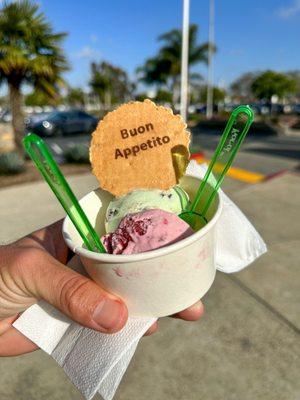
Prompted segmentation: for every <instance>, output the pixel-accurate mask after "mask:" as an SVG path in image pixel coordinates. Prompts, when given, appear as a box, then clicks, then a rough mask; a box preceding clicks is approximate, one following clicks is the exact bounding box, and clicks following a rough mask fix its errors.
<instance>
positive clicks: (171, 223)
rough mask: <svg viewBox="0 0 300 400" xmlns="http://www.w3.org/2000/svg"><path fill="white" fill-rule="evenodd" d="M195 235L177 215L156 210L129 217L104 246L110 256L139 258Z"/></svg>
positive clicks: (129, 215) (105, 238)
mask: <svg viewBox="0 0 300 400" xmlns="http://www.w3.org/2000/svg"><path fill="white" fill-rule="evenodd" d="M192 233H193V230H192V229H191V228H190V226H189V225H188V224H187V223H186V222H185V221H183V220H182V219H180V218H179V217H178V216H177V215H175V214H172V213H170V212H168V211H164V210H160V209H153V210H147V211H142V212H138V213H135V214H128V215H127V216H126V217H124V218H123V219H122V221H121V222H120V224H119V226H118V228H117V229H116V231H115V232H113V233H109V234H107V235H104V236H102V242H103V244H104V246H105V247H106V250H107V252H108V253H110V254H135V253H143V252H145V251H149V250H154V249H158V248H160V247H164V246H167V245H169V244H172V243H176V242H178V241H179V240H181V239H184V238H186V237H188V236H190V235H191V234H192Z"/></svg>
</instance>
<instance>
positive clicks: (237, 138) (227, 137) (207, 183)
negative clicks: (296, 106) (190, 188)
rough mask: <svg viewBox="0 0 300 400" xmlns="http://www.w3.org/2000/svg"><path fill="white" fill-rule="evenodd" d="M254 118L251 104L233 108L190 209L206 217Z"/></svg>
mask: <svg viewBox="0 0 300 400" xmlns="http://www.w3.org/2000/svg"><path fill="white" fill-rule="evenodd" d="M253 118H254V114H253V111H252V110H251V108H250V107H249V106H239V107H237V108H235V109H234V110H233V112H232V114H231V116H230V118H229V120H228V122H227V125H226V127H225V131H224V133H223V135H222V137H221V140H220V142H219V144H218V147H217V149H216V151H215V153H214V155H213V158H212V160H211V162H210V164H209V167H208V169H207V171H206V174H205V176H204V179H203V181H202V182H201V185H200V187H199V190H198V192H197V194H196V198H195V200H194V202H193V204H192V206H191V209H190V211H193V212H198V213H199V214H201V215H202V216H203V217H205V215H206V212H207V210H208V209H209V206H210V204H211V202H212V200H213V198H214V196H215V194H216V192H217V190H218V189H219V187H220V186H221V184H222V182H223V179H224V177H225V175H226V172H227V171H228V169H229V168H230V166H231V164H232V162H233V160H234V158H235V155H236V153H237V151H238V149H239V148H240V146H241V144H242V142H243V140H244V138H245V136H246V134H247V132H248V130H249V128H250V125H251V124H252V122H253ZM212 172H216V173H217V174H218V179H217V180H215V178H214V176H213V174H212ZM203 194H205V202H204V204H203V202H202V204H203V205H202V206H201V210H199V209H198V206H199V201H200V199H201V198H202V196H203Z"/></svg>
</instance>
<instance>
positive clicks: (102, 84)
mask: <svg viewBox="0 0 300 400" xmlns="http://www.w3.org/2000/svg"><path fill="white" fill-rule="evenodd" d="M89 84H90V86H91V88H92V91H93V93H95V94H96V95H97V96H98V97H99V99H100V100H101V101H102V102H103V103H104V105H105V109H110V108H111V104H115V103H118V102H122V101H127V100H129V98H130V96H131V94H132V92H133V90H134V85H133V84H132V83H131V82H130V80H129V78H128V75H127V72H126V71H124V70H123V69H122V68H120V67H116V66H114V65H112V64H110V63H108V62H106V61H103V62H100V63H99V64H97V63H95V62H92V63H91V79H90V83H89Z"/></svg>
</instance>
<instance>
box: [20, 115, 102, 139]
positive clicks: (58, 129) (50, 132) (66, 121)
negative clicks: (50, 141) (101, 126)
mask: <svg viewBox="0 0 300 400" xmlns="http://www.w3.org/2000/svg"><path fill="white" fill-rule="evenodd" d="M97 123H98V120H97V118H95V117H93V116H92V115H90V114H87V113H86V112H84V111H81V110H70V111H54V112H53V113H51V114H49V115H48V116H47V117H46V118H43V119H41V120H38V121H36V122H33V123H32V124H29V125H27V130H30V131H31V132H33V133H36V134H38V135H40V136H65V135H72V134H74V133H90V132H92V131H93V130H94V129H95V128H96V126H97Z"/></svg>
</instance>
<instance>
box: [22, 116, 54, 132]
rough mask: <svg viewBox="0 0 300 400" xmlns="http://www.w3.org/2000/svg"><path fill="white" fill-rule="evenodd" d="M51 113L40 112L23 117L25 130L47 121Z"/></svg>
mask: <svg viewBox="0 0 300 400" xmlns="http://www.w3.org/2000/svg"><path fill="white" fill-rule="evenodd" d="M51 113H52V112H41V113H34V114H30V115H27V117H25V125H26V127H27V128H29V129H31V127H32V126H33V125H34V124H35V123H36V122H39V121H41V120H44V119H47V118H48V117H49V116H50V114H51Z"/></svg>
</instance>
